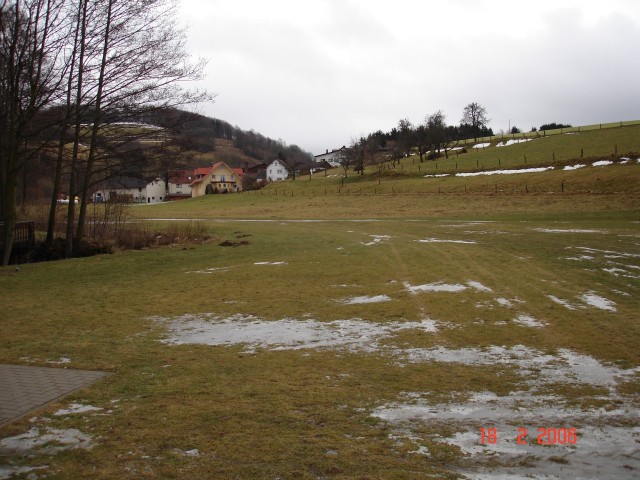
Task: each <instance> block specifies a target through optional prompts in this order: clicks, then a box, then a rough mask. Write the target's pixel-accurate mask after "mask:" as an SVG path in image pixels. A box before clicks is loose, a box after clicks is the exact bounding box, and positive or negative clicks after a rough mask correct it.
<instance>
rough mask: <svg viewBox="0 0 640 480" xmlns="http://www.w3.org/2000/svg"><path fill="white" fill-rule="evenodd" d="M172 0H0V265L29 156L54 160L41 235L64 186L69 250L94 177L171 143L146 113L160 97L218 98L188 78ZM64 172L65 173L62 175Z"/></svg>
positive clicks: (200, 65)
mask: <svg viewBox="0 0 640 480" xmlns="http://www.w3.org/2000/svg"><path fill="white" fill-rule="evenodd" d="M176 8H177V0H13V1H10V0H0V221H2V222H3V223H4V229H3V239H2V244H3V245H4V255H3V258H2V263H3V265H6V264H7V263H8V261H9V257H10V253H11V246H12V244H13V230H14V225H15V223H16V193H17V192H16V189H17V186H18V184H19V178H20V175H21V174H22V173H23V172H24V171H25V167H26V166H27V165H28V164H29V163H30V162H32V161H34V159H36V158H37V159H39V160H40V161H42V158H43V157H44V159H45V161H48V162H51V163H52V164H53V165H54V167H53V170H54V172H55V173H54V175H53V193H52V196H51V204H50V215H49V221H48V224H47V234H46V241H45V242H46V243H49V244H50V243H51V242H52V241H53V233H54V228H55V223H56V208H57V199H58V194H59V193H60V192H61V191H66V193H67V194H68V195H69V198H71V199H72V200H73V199H74V198H76V197H78V198H79V203H78V205H77V208H76V204H75V202H74V201H70V202H69V204H68V211H67V220H66V228H65V230H66V236H65V255H66V256H67V257H71V256H73V254H74V249H75V248H76V246H77V245H78V244H79V243H80V242H81V241H82V239H83V236H84V226H85V219H86V212H87V204H88V201H89V195H88V192H89V189H90V188H91V187H92V186H94V185H96V184H97V183H98V182H100V181H103V180H104V179H105V178H108V177H110V176H113V175H117V174H120V173H122V172H126V171H128V170H130V169H131V168H132V166H134V165H140V164H147V165H151V164H154V163H157V162H161V161H162V159H163V158H164V157H166V156H167V155H168V150H167V149H166V148H165V147H166V144H167V143H168V140H169V135H167V133H166V132H165V131H163V130H160V129H157V128H149V127H148V126H145V125H144V122H145V119H146V118H149V117H150V116H153V114H154V112H157V111H159V110H161V109H170V108H174V107H176V106H180V105H187V104H193V103H196V102H202V101H205V100H211V99H212V95H210V94H209V93H207V92H205V91H194V90H186V89H184V88H183V87H182V83H183V82H185V81H188V80H195V79H199V78H201V77H202V73H203V69H204V66H205V61H204V60H201V59H200V60H196V61H191V60H190V58H189V55H188V52H187V51H186V44H185V31H184V29H182V28H181V27H180V26H179V25H177V23H176V22H175V19H176V18H177V15H176ZM63 180H64V181H65V184H64V185H63V183H62V182H63Z"/></svg>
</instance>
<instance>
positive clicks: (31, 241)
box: [0, 221, 36, 263]
mask: <svg viewBox="0 0 640 480" xmlns="http://www.w3.org/2000/svg"><path fill="white" fill-rule="evenodd" d="M13 231H14V237H13V248H12V249H11V258H12V259H17V258H19V257H20V256H23V255H25V254H27V253H28V252H29V251H30V250H31V249H33V247H34V245H35V243H36V238H35V225H34V222H33V221H28V222H16V226H15V228H14V230H13ZM0 253H4V223H1V222H0ZM0 263H1V262H0Z"/></svg>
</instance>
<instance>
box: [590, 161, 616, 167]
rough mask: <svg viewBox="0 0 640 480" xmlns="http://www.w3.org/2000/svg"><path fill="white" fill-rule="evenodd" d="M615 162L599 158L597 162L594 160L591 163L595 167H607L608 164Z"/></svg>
mask: <svg viewBox="0 0 640 480" xmlns="http://www.w3.org/2000/svg"><path fill="white" fill-rule="evenodd" d="M612 164H613V162H612V161H611V160H598V161H597V162H593V163H592V164H591V165H592V166H593V167H606V166H607V165H612Z"/></svg>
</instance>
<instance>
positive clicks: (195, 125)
mask: <svg viewBox="0 0 640 480" xmlns="http://www.w3.org/2000/svg"><path fill="white" fill-rule="evenodd" d="M145 120H146V121H147V122H148V123H150V124H153V125H157V126H160V127H163V128H165V129H166V130H167V131H169V132H170V134H171V136H172V137H173V141H172V145H174V146H175V147H177V148H179V150H180V154H179V156H178V159H177V160H176V163H178V164H179V165H190V166H194V167H200V166H206V165H210V164H211V163H212V162H217V161H224V162H225V163H227V164H228V165H229V166H231V167H244V166H245V165H246V164H248V165H249V166H254V165H256V164H260V163H269V162H271V161H272V160H273V159H275V158H282V159H285V160H287V161H288V162H290V163H291V164H308V163H309V162H310V161H311V159H312V155H311V153H309V152H305V151H303V150H302V149H301V148H300V147H298V146H297V145H286V144H285V143H284V142H282V141H281V140H273V139H271V138H268V137H265V136H264V135H262V134H260V133H258V132H255V131H253V130H250V131H246V130H243V129H241V128H240V127H237V126H232V125H231V124H229V123H228V122H225V121H224V120H220V119H216V118H210V117H206V116H204V115H200V114H198V113H193V112H187V111H184V110H168V111H162V112H157V113H154V115H153V116H152V117H149V118H146V119H145Z"/></svg>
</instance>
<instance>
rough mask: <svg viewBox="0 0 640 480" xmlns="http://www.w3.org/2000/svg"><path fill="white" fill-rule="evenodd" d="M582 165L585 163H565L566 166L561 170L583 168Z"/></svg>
mask: <svg viewBox="0 0 640 480" xmlns="http://www.w3.org/2000/svg"><path fill="white" fill-rule="evenodd" d="M584 167H586V165H584V164H580V163H579V164H577V165H567V166H566V167H564V168H563V170H567V171H570V170H578V169H579V168H584Z"/></svg>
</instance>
